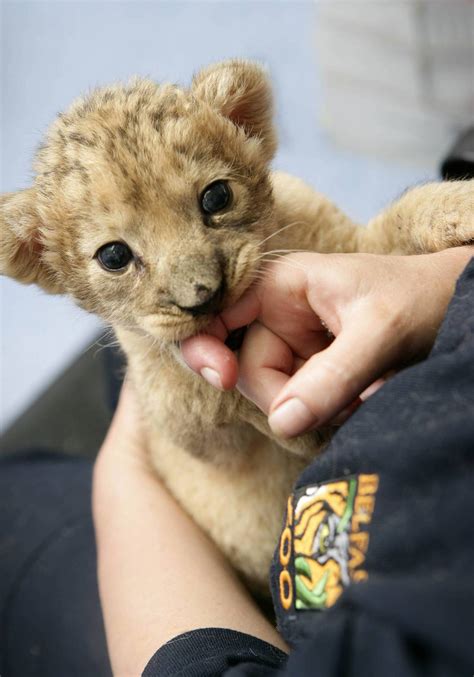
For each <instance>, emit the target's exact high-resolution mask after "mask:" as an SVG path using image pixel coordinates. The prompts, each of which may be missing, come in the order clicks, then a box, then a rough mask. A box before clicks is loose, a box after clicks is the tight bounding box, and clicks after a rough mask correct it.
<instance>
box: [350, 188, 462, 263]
mask: <svg viewBox="0 0 474 677" xmlns="http://www.w3.org/2000/svg"><path fill="white" fill-rule="evenodd" d="M473 243H474V181H445V182H443V183H430V184H426V185H424V186H418V187H417V188H413V189H412V190H410V191H408V192H407V193H405V195H403V196H402V197H401V198H400V199H399V200H398V201H397V202H395V203H394V204H393V205H391V206H390V207H389V208H388V209H387V210H385V211H384V212H383V213H382V214H380V215H379V216H377V217H376V218H375V219H373V220H372V221H371V222H370V223H369V225H368V226H367V228H365V229H360V231H359V243H358V250H359V251H361V252H371V253H380V254H427V253H431V252H437V251H441V250H442V249H448V248H449V247H458V246H461V245H466V244H473Z"/></svg>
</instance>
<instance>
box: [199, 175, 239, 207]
mask: <svg viewBox="0 0 474 677" xmlns="http://www.w3.org/2000/svg"><path fill="white" fill-rule="evenodd" d="M231 198H232V193H231V191H230V188H229V186H228V185H227V183H226V182H225V181H214V183H211V185H210V186H207V188H204V190H203V192H202V194H201V207H202V209H203V211H205V212H206V214H215V213H216V212H220V211H221V209H225V207H227V206H228V205H229V203H230V200H231Z"/></svg>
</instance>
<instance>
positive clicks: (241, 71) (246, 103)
mask: <svg viewBox="0 0 474 677" xmlns="http://www.w3.org/2000/svg"><path fill="white" fill-rule="evenodd" d="M191 91H192V93H193V94H194V96H195V97H196V98H198V99H201V100H203V101H206V102H207V103H208V104H209V105H210V106H212V108H215V109H216V110H218V111H219V112H220V113H222V115H224V116H225V117H227V118H229V120H232V122H233V123H234V124H236V125H238V126H239V127H242V128H243V129H244V130H245V132H246V134H247V135H248V136H255V137H258V138H259V139H260V140H261V142H262V148H263V149H264V151H265V154H266V159H267V160H271V158H272V157H273V155H274V153H275V150H276V134H275V130H274V127H273V122H272V115H273V104H272V101H273V97H272V90H271V86H270V81H269V78H268V76H267V73H266V72H265V70H264V69H263V68H262V67H261V66H259V65H257V64H255V63H252V62H250V61H240V60H232V61H224V62H222V63H219V64H215V65H213V66H209V67H208V68H205V69H204V70H202V71H200V72H199V73H198V74H197V75H196V76H195V77H194V79H193V82H192V86H191Z"/></svg>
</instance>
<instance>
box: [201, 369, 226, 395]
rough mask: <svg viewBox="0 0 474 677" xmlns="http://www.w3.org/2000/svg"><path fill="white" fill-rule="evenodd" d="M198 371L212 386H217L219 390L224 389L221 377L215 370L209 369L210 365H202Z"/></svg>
mask: <svg viewBox="0 0 474 677" xmlns="http://www.w3.org/2000/svg"><path fill="white" fill-rule="evenodd" d="M199 373H200V374H201V376H202V377H203V378H204V379H205V380H206V381H207V382H208V383H210V384H211V386H214V388H219V390H224V388H223V386H222V381H221V377H220V376H219V374H218V372H217V371H215V370H214V369H211V368H210V367H203V368H202V369H201V371H200V372H199Z"/></svg>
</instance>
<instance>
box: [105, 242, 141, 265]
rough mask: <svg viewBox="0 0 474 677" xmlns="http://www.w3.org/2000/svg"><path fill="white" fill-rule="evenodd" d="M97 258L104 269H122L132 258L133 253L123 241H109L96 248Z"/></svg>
mask: <svg viewBox="0 0 474 677" xmlns="http://www.w3.org/2000/svg"><path fill="white" fill-rule="evenodd" d="M96 256H97V259H98V261H99V263H100V265H101V266H102V268H105V269H106V270H122V269H123V268H125V267H126V266H128V264H129V263H130V261H131V260H132V259H133V254H132V251H131V249H130V247H128V246H127V245H126V244H125V243H124V242H109V243H108V244H104V246H103V247H101V248H100V249H98V250H97V253H96Z"/></svg>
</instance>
